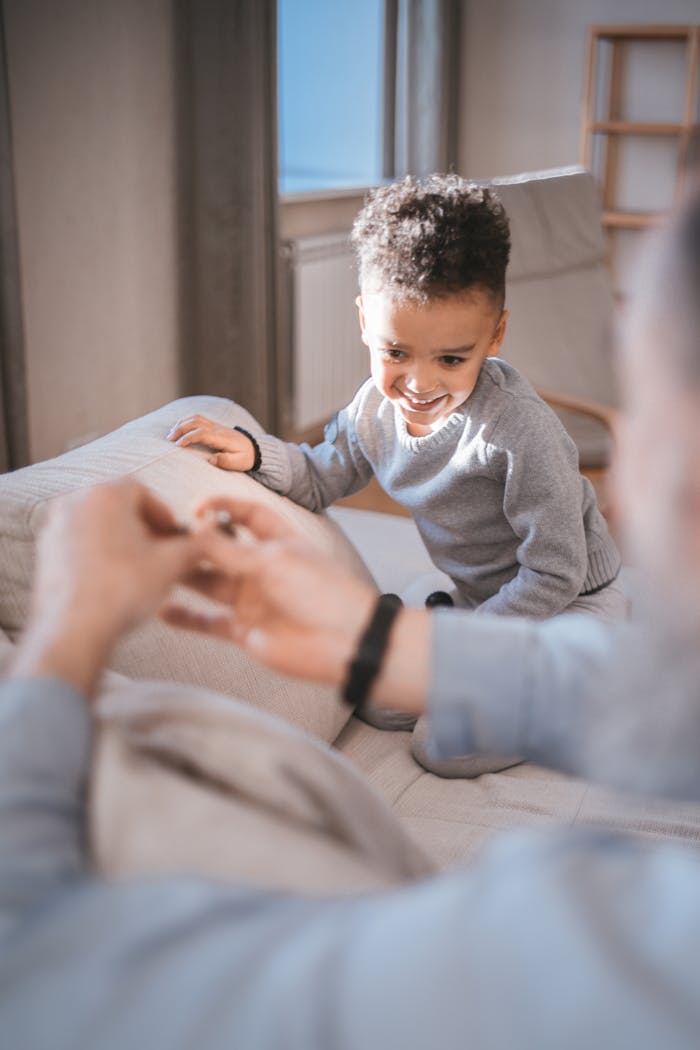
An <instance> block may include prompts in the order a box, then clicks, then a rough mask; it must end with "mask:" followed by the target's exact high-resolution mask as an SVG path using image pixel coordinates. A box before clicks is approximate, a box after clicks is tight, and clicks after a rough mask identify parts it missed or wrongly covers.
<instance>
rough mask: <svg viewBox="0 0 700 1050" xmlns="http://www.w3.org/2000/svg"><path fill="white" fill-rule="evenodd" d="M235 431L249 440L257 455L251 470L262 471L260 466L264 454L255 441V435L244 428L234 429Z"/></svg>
mask: <svg viewBox="0 0 700 1050" xmlns="http://www.w3.org/2000/svg"><path fill="white" fill-rule="evenodd" d="M233 429H234V430H237V431H238V433H239V434H243V435H245V437H247V438H248V440H249V441H250V443H251V444H252V446H253V451H254V453H255V459H254V460H253V466H252V467H251V468H250V469H251V470H260V466H261V464H262V453H261V451H260V445H259V444H258V443H257V441H256V440H255V438H254V437H253V435H252V434H251V433H250V431H249V430H244V429H243V427H234V428H233Z"/></svg>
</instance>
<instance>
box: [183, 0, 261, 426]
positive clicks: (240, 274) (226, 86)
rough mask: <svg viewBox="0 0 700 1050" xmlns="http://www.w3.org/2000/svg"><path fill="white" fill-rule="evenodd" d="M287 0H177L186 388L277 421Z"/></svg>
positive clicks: (190, 391)
mask: <svg viewBox="0 0 700 1050" xmlns="http://www.w3.org/2000/svg"><path fill="white" fill-rule="evenodd" d="M276 8H277V5H276V0H236V2H233V0H176V9H175V10H176V20H175V24H176V50H177V65H178V69H177V84H178V121H179V127H178V142H179V158H178V169H179V179H180V187H179V195H180V230H181V237H180V260H181V272H180V293H181V294H180V310H181V317H180V321H181V326H180V327H181V333H182V345H181V352H180V360H181V378H182V390H183V393H186V394H199V393H206V394H218V395H222V396H225V397H230V398H233V399H234V400H236V401H239V402H241V403H242V404H244V405H245V407H246V408H248V409H249V410H250V411H251V412H252V413H253V415H255V416H256V417H257V418H258V420H259V421H260V422H261V423H262V425H263V426H265V427H266V428H268V429H275V428H276V426H277V422H278V420H277V390H276V386H277V384H276V360H275V342H276V340H275V303H276V290H277V259H278V234H277V127H276V91H277V85H276V66H277V51H276Z"/></svg>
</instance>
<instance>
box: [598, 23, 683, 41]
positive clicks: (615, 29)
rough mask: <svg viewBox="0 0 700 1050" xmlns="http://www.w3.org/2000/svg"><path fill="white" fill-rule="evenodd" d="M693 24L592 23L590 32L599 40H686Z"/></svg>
mask: <svg viewBox="0 0 700 1050" xmlns="http://www.w3.org/2000/svg"><path fill="white" fill-rule="evenodd" d="M695 29H697V26H694V25H628V26H605V25H593V26H591V27H590V32H591V33H592V34H593V35H594V36H596V37H598V39H599V40H687V39H688V37H689V36H691V34H692V33H693V31H694V30H695Z"/></svg>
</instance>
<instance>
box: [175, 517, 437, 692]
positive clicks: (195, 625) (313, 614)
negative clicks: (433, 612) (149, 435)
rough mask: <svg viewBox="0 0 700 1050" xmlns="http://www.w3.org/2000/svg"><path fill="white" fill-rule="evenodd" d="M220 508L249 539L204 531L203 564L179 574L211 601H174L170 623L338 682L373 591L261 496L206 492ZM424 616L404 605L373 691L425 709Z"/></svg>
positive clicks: (277, 665) (288, 670)
mask: <svg viewBox="0 0 700 1050" xmlns="http://www.w3.org/2000/svg"><path fill="white" fill-rule="evenodd" d="M217 511H218V512H220V511H224V512H225V513H226V514H228V515H229V516H230V518H231V520H232V521H233V522H235V523H236V524H238V525H243V526H245V527H246V529H248V530H249V532H250V533H251V534H252V536H253V538H254V542H252V543H244V542H237V541H235V540H232V539H231V538H230V537H227V536H225V535H224V534H222V533H221V532H220V531H215V530H209V531H207V532H206V533H203V534H202V537H201V542H202V545H203V553H204V558H205V559H206V562H207V563H208V565H207V569H206V571H196V572H194V573H193V574H192V575H191V576H190V577H189V578H188V579H187V580H186V581H185V582H186V583H187V584H188V585H189V586H191V587H192V588H193V589H195V590H197V591H198V592H200V593H201V594H203V595H205V596H206V597H207V598H209V599H210V600H211V601H212V602H214V603H215V605H214V606H213V607H212V609H211V610H210V611H205V612H200V611H193V610H192V609H189V608H186V607H184V606H180V605H177V604H170V605H168V606H165V607H164V608H163V610H162V615H163V617H164V619H166V620H167V622H168V623H171V624H173V625H175V626H178V627H184V628H187V629H190V630H196V631H201V632H203V633H205V634H211V635H215V636H218V637H221V638H227V639H229V640H231V641H234V642H236V643H237V644H239V645H241V646H243V647H244V648H245V649H247V650H248V652H250V654H251V655H252V656H254V657H255V658H256V659H258V660H260V661H261V662H262V663H265V664H267V665H268V666H269V667H272V668H274V669H275V670H278V671H282V672H283V673H285V674H290V675H294V676H297V677H300V678H307V679H311V680H314V681H323V682H328V683H329V684H332V685H336V686H338V685H340V684H341V683H343V682H344V681H345V678H346V676H347V673H348V668H349V666H350V662H351V660H352V658H353V656H354V655H355V652H356V649H357V644H358V640H359V638H360V636H361V634H362V631H363V630H364V628H365V627H366V625H367V623H368V622H369V619H370V617H371V615H372V612H373V609H374V605H375V602H376V598H377V595H376V592H375V591H374V590H373V589H372V587H370V586H369V585H368V584H366V583H364V582H362V581H360V580H358V579H357V578H356V577H354V576H352V575H351V574H350V573H348V572H347V571H346V570H345V569H342V568H339V567H338V566H337V565H336V564H335V562H334V561H332V560H331V559H330V558H328V557H324V556H323V555H321V554H319V552H318V551H316V550H314V549H313V548H311V547H309V546H308V545H307V544H305V543H304V542H303V541H301V540H299V538H298V536H297V535H296V534H295V533H294V532H293V530H292V529H290V527H289V526H288V525H287V523H286V522H284V520H283V519H282V518H281V517H279V516H278V515H277V514H275V513H274V512H273V511H271V510H269V509H268V508H267V507H264V506H261V505H259V504H252V503H247V502H243V501H238V500H230V499H224V498H222V499H215V500H209V501H207V503H205V504H204V505H203V506H202V507H201V508H200V509H199V513H200V514H201V515H202V516H203V517H204V518H206V517H207V516H208V515H211V514H212V513H213V512H217ZM428 631H429V627H428V616H427V614H425V613H423V612H422V611H418V610H409V609H406V610H402V612H401V613H400V615H399V617H398V618H397V621H396V623H395V625H394V627H393V629H392V634H391V639H390V645H389V650H388V652H387V657H386V660H385V662H384V665H383V667H382V671H381V673H380V675H379V676H378V678H377V680H376V684H375V688H374V690H373V694H372V695H373V698H374V699H376V700H378V701H379V702H385V703H387V704H389V705H390V706H395V707H398V708H400V709H402V710H409V709H414V710H418V711H420V710H422V709H423V707H424V703H425V692H426V682H427V652H428Z"/></svg>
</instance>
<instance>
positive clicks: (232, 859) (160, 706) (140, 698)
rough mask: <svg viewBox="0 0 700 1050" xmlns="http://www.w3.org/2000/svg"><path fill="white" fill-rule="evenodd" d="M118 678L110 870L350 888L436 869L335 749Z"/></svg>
mask: <svg viewBox="0 0 700 1050" xmlns="http://www.w3.org/2000/svg"><path fill="white" fill-rule="evenodd" d="M110 681H111V685H110V686H109V688H108V689H107V690H106V692H105V694H104V695H103V698H102V700H101V703H100V710H99V713H100V723H99V729H98V732H97V736H96V742H95V750H94V758H93V769H92V775H91V784H90V791H89V815H90V839H91V849H92V855H93V860H94V862H95V864H96V866H97V868H98V869H99V870H100V871H101V872H102V873H103V874H105V875H109V876H137V875H156V874H158V875H162V874H164V873H192V874H198V875H202V876H206V877H211V878H216V879H224V880H227V881H231V880H234V881H242V882H245V883H247V884H250V885H255V886H261V887H267V888H271V889H277V890H291V891H300V892H309V893H346V892H357V891H366V890H376V889H380V888H382V887H387V886H391V885H395V884H397V883H401V882H403V881H406V880H411V879H416V878H421V877H423V876H426V875H428V874H430V873H431V872H433V871H434V870H435V865H434V863H433V862H432V861H430V860H429V859H428V857H427V856H426V855H425V854H424V853H423V851H422V850H421V849H420V848H419V847H418V846H417V845H416V844H415V843H414V842H413V841H412V840H411V839H410V838H409V837H408V835H407V833H406V832H405V831H404V830H403V828H402V826H401V825H400V823H399V821H398V819H397V818H396V816H395V815H394V814H393V812H392V811H391V809H390V807H389V805H388V804H387V803H386V802H385V801H384V799H383V798H382V797H381V796H380V795H379V794H378V793H377V792H376V791H375V790H374V789H373V788H372V787H370V785H369V784H368V783H367V781H366V780H365V779H364V778H363V776H362V774H361V773H359V772H358V771H357V770H356V769H355V768H354V767H353V766H352V765H351V764H350V763H349V762H348V761H347V760H346V759H344V758H343V757H342V756H341V755H339V754H338V753H337V752H336V751H334V750H333V749H332V748H330V747H328V746H327V745H325V744H323V743H320V742H318V741H316V740H313V739H312V738H311V737H309V736H307V735H305V734H304V733H302V732H300V731H299V730H296V729H294V728H293V727H290V726H288V725H287V724H285V723H283V722H281V721H278V720H277V719H275V718H273V717H271V716H269V715H266V714H264V713H262V712H260V711H258V710H256V709H254V708H251V707H249V706H248V705H246V704H244V703H241V702H236V701H232V700H230V699H228V698H225V697H222V696H219V695H218V694H215V693H211V692H207V691H205V690H202V689H194V688H192V687H188V686H184V685H176V684H170V683H163V682H157V683H156V682H153V683H148V682H138V683H136V682H129V681H126V680H124V679H121V680H120V679H119V677H118V676H113V677H111V679H110Z"/></svg>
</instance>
